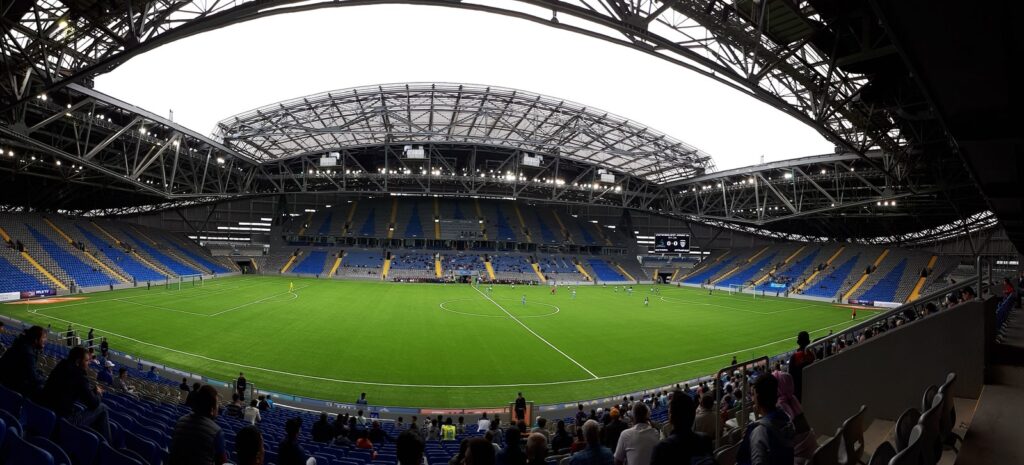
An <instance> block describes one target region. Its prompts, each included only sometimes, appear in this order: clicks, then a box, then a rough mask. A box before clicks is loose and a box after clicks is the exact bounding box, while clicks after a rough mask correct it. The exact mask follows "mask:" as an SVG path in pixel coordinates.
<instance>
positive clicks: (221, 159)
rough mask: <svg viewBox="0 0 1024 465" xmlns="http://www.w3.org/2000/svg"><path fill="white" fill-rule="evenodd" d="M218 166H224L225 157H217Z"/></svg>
mask: <svg viewBox="0 0 1024 465" xmlns="http://www.w3.org/2000/svg"><path fill="white" fill-rule="evenodd" d="M217 164H218V165H223V164H224V157H217Z"/></svg>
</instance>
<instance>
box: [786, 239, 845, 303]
mask: <svg viewBox="0 0 1024 465" xmlns="http://www.w3.org/2000/svg"><path fill="white" fill-rule="evenodd" d="M844 251H846V246H842V245H841V246H839V247H838V248H836V250H834V251H832V252H831V253H830V254H829V253H828V250H827V248H822V254H821V255H822V256H827V257H828V260H825V262H824V263H821V264H819V265H814V266H811V267H808V269H807V271H808V274H807V276H804V277H801V278H800V279H799V280H797V281H796V282H798V283H799V284H797V286H796V287H795V288H793V289H794V290H795V291H796V292H798V293H803V291H804V290H805V289H807V286H809V285H811V283H813V282H814V280H815V278H817V277H818V275H819V274H821V272H822V271H827V270H828V267H829V266H831V265H832V262H834V261H835V260H836V259H837V258H839V257H840V256H841V255H842V254H843V252H844Z"/></svg>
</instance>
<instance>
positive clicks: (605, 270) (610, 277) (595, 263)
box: [587, 258, 628, 281]
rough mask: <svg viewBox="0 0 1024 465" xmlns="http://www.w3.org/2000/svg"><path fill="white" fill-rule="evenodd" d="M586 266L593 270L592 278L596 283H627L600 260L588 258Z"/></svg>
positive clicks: (617, 272)
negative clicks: (595, 279)
mask: <svg viewBox="0 0 1024 465" xmlns="http://www.w3.org/2000/svg"><path fill="white" fill-rule="evenodd" d="M587 264H588V265H590V268H591V269H593V270H594V277H595V278H597V280H598V281H628V279H627V278H626V277H625V276H622V274H621V273H619V271H618V270H616V269H615V268H612V266H611V265H609V264H608V262H606V261H604V260H602V259H600V258H588V259H587Z"/></svg>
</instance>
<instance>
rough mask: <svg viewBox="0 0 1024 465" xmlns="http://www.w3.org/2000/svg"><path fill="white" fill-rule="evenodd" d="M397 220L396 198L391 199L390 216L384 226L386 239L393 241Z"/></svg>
mask: <svg viewBox="0 0 1024 465" xmlns="http://www.w3.org/2000/svg"><path fill="white" fill-rule="evenodd" d="M404 203H405V202H403V204H404ZM397 219H398V198H397V197H396V198H394V199H391V216H390V217H389V219H388V224H387V225H386V226H385V227H386V228H388V229H387V231H388V239H393V238H394V237H395V228H396V227H397V226H396V225H395V221H397ZM386 274H387V273H385V275H386Z"/></svg>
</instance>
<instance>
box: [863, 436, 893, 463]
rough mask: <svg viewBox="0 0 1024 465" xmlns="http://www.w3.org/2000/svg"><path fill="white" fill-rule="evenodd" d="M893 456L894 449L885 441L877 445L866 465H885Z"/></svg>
mask: <svg viewBox="0 0 1024 465" xmlns="http://www.w3.org/2000/svg"><path fill="white" fill-rule="evenodd" d="M895 456H896V448H895V447H893V446H892V443H891V442H889V441H885V442H883V443H881V444H879V445H878V448H877V449H875V453H873V454H871V460H870V461H869V462H868V465H887V464H888V463H889V461H890V460H892V458H893V457H895Z"/></svg>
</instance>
